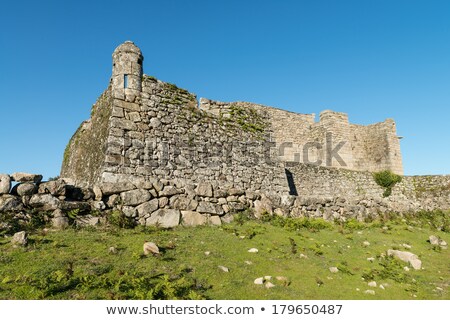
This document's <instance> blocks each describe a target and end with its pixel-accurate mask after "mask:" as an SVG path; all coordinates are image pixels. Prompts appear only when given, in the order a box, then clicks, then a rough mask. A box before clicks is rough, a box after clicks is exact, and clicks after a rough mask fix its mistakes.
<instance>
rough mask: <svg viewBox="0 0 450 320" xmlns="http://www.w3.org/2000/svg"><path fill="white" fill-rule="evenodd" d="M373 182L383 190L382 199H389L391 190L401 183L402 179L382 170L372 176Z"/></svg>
mask: <svg viewBox="0 0 450 320" xmlns="http://www.w3.org/2000/svg"><path fill="white" fill-rule="evenodd" d="M373 178H374V179H375V182H376V183H377V184H378V185H379V186H380V187H383V188H385V190H384V193H383V197H385V198H386V197H389V196H390V195H391V194H392V188H393V187H394V186H395V185H396V184H397V183H399V182H401V181H402V177H401V176H399V175H398V174H395V173H393V172H391V171H389V170H384V171H380V172H375V173H374V174H373Z"/></svg>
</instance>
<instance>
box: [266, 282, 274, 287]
mask: <svg viewBox="0 0 450 320" xmlns="http://www.w3.org/2000/svg"><path fill="white" fill-rule="evenodd" d="M273 287H275V285H274V284H273V283H272V282H266V288H267V289H271V288H273Z"/></svg>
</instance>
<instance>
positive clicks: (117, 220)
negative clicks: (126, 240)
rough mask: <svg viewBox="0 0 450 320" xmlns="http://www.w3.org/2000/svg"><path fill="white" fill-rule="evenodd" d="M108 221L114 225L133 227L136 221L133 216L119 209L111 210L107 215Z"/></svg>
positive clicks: (126, 227)
mask: <svg viewBox="0 0 450 320" xmlns="http://www.w3.org/2000/svg"><path fill="white" fill-rule="evenodd" d="M108 223H109V224H110V225H112V226H114V227H119V228H125V229H133V228H134V227H135V226H136V223H135V221H134V219H133V218H130V217H127V216H126V215H125V214H124V213H123V212H121V211H117V210H115V211H113V212H111V214H110V215H108Z"/></svg>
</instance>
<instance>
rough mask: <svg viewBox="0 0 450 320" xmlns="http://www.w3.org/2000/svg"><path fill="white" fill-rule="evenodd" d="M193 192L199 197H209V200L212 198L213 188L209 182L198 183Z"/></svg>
mask: <svg viewBox="0 0 450 320" xmlns="http://www.w3.org/2000/svg"><path fill="white" fill-rule="evenodd" d="M195 192H196V193H197V195H198V196H200V197H209V198H211V197H212V196H213V187H212V185H211V183H209V182H202V183H199V185H198V186H197V189H195Z"/></svg>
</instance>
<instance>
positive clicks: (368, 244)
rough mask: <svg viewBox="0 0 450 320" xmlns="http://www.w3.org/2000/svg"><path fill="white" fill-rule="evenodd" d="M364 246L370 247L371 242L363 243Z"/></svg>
mask: <svg viewBox="0 0 450 320" xmlns="http://www.w3.org/2000/svg"><path fill="white" fill-rule="evenodd" d="M362 245H363V247H368V246H370V242H369V241H364V242H363V243H362Z"/></svg>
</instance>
